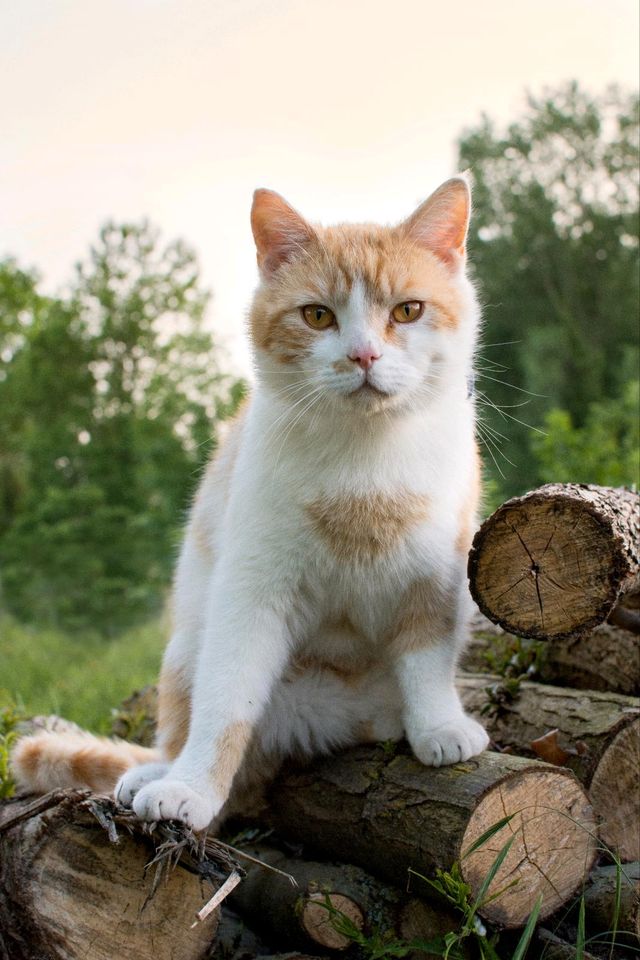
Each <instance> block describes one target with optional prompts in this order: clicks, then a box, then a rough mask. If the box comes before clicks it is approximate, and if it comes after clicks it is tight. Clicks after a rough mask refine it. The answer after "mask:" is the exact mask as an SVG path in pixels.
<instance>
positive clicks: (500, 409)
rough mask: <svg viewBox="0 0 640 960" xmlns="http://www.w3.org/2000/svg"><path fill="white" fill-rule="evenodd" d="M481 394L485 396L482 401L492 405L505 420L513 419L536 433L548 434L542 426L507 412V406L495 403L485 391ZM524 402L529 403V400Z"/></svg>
mask: <svg viewBox="0 0 640 960" xmlns="http://www.w3.org/2000/svg"><path fill="white" fill-rule="evenodd" d="M479 396H481V397H482V398H483V399H482V402H483V403H486V404H488V405H489V406H490V407H492V408H493V409H494V410H495V411H496V412H497V413H499V414H500V416H501V417H502V418H503V420H513V421H514V423H519V424H520V425H521V426H523V427H527V428H528V429H529V430H534V431H535V432H536V433H539V434H540V435H541V436H543V437H546V436H547V432H546V430H542V429H541V428H540V427H534V426H533V424H532V423H527V422H526V420H520V419H519V417H514V415H513V414H512V413H505V407H501V406H498V405H497V404H495V403H494V402H493V400H491V398H490V397H488V396H487V395H486V394H485V393H481V394H479ZM524 402H525V403H529V401H528V400H526V401H524Z"/></svg>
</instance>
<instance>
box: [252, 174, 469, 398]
mask: <svg viewBox="0 0 640 960" xmlns="http://www.w3.org/2000/svg"><path fill="white" fill-rule="evenodd" d="M469 211H470V193H469V187H468V184H467V182H466V181H465V180H464V179H463V178H461V177H460V178H454V179H452V180H448V181H447V182H446V183H444V184H443V185H442V186H441V187H440V188H439V189H438V190H436V192H435V193H434V194H432V196H431V197H429V199H428V200H426V201H425V202H424V203H423V204H421V206H419V207H418V209H417V210H416V211H415V212H414V213H413V214H412V215H411V216H410V217H409V218H408V219H407V220H405V221H403V222H402V223H401V224H400V225H398V226H394V227H382V226H376V225H372V224H363V225H352V224H342V225H339V226H335V227H319V226H316V225H311V224H309V223H308V222H307V221H306V220H305V219H304V218H303V217H301V216H300V214H299V213H297V211H295V210H294V209H293V208H292V207H291V206H289V204H288V203H287V202H286V201H285V200H283V198H282V197H280V196H279V195H278V194H277V193H274V192H272V191H270V190H257V191H256V193H255V195H254V201H253V208H252V211H251V225H252V228H253V235H254V238H255V242H256V248H257V255H258V267H259V270H260V285H259V287H258V289H257V291H256V294H255V298H254V301H253V304H252V308H251V313H250V329H251V336H252V339H253V342H254V346H255V351H256V359H257V364H258V369H259V373H260V376H261V379H262V380H263V382H265V383H266V384H268V385H269V386H271V387H273V388H275V389H276V390H278V391H280V394H281V396H283V397H287V398H288V399H289V400H290V401H291V402H292V403H296V402H298V401H300V403H301V404H303V403H304V400H303V399H302V398H304V397H306V396H307V395H308V397H309V400H310V399H311V398H312V397H316V398H320V397H322V399H324V400H329V401H332V402H333V403H336V404H338V405H339V406H340V407H341V408H343V409H345V408H348V409H351V410H354V411H363V412H366V413H372V412H375V411H377V410H389V409H393V408H398V409H400V408H402V407H405V406H410V407H412V408H415V407H416V406H422V405H424V404H428V403H429V402H430V401H431V400H433V398H434V397H437V396H439V395H441V394H442V392H443V390H446V389H451V388H452V384H453V388H454V389H458V388H459V389H460V390H461V391H463V390H464V389H465V377H466V376H468V374H469V372H470V364H471V356H472V352H473V345H474V341H475V330H476V326H477V314H478V311H477V305H476V301H475V297H474V294H473V289H472V287H471V284H470V283H469V281H468V280H467V278H466V274H465V243H466V237H467V229H468V225H469ZM454 381H455V383H454Z"/></svg>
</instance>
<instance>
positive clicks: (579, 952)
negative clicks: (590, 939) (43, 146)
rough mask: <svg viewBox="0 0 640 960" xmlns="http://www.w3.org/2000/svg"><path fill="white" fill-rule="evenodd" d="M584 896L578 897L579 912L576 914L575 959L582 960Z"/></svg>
mask: <svg viewBox="0 0 640 960" xmlns="http://www.w3.org/2000/svg"><path fill="white" fill-rule="evenodd" d="M584 941H585V933H584V897H581V898H580V912H579V914H578V933H577V935H576V960H584Z"/></svg>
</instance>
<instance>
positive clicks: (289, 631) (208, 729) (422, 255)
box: [13, 178, 488, 830]
mask: <svg viewBox="0 0 640 960" xmlns="http://www.w3.org/2000/svg"><path fill="white" fill-rule="evenodd" d="M469 209H470V196H469V188H468V186H467V183H466V182H465V180H464V179H462V178H455V179H453V180H449V181H447V182H446V183H445V184H443V185H442V186H441V187H440V188H439V189H438V190H437V191H436V192H435V193H434V194H433V195H432V196H431V197H430V198H429V199H428V200H426V201H425V202H424V203H423V204H422V205H421V206H420V207H418V209H417V210H416V211H415V212H414V213H413V215H412V216H410V217H409V218H408V219H407V220H406V221H404V222H403V223H401V224H400V225H399V226H395V227H380V226H373V225H368V224H367V225H357V226H355V225H341V226H337V227H327V228H324V227H318V226H312V225H310V224H309V223H307V222H306V221H305V220H304V219H303V218H302V217H301V216H300V215H299V214H298V213H297V212H296V211H295V210H294V209H293V208H292V207H290V206H289V205H288V204H287V203H286V202H285V201H284V200H283V199H282V198H281V197H280V196H278V194H276V193H273V192H271V191H268V190H258V191H257V192H256V194H255V197H254V203H253V210H252V227H253V234H254V237H255V242H256V247H257V253H258V265H259V270H260V284H259V286H258V289H257V292H256V294H255V297H254V301H253V305H252V308H251V313H250V330H251V337H252V341H253V346H254V350H255V363H256V369H257V374H258V382H257V385H256V387H255V389H254V391H253V395H252V398H251V400H250V402H249V403H248V404H247V405H246V408H245V409H244V411H243V413H242V415H241V416H239V417H238V418H237V419H236V421H235V423H234V424H233V427H232V429H231V432H230V434H229V436H228V437H227V439H226V441H225V443H224V444H223V445H222V447H221V449H220V451H219V452H218V454H217V455H216V457H215V458H214V460H213V462H212V463H211V464H210V466H209V468H208V469H207V471H206V473H205V475H204V478H203V480H202V483H201V486H200V489H199V492H198V494H197V497H196V499H195V502H194V505H193V508H192V511H191V516H190V519H189V523H188V527H187V531H186V536H185V539H184V544H183V547H182V552H181V555H180V559H179V563H178V568H177V573H176V578H175V589H174V599H173V617H174V628H173V633H172V636H171V639H170V642H169V645H168V647H167V650H166V654H165V657H164V664H163V668H162V675H161V678H160V701H159V725H158V737H157V748H156V749H155V750H153V751H152V750H148V751H144V750H143V749H142V748H139V747H138V748H132V747H129V746H128V745H126V744H122V743H116V742H113V741H108V740H101V739H99V738H94V737H90V735H88V734H83V733H77V734H74V733H69V734H55V733H47V732H43V733H40V734H37V735H35V736H32V737H28V738H25V739H23V740H22V741H20V742H19V743H18V745H17V748H16V750H15V753H14V758H13V762H14V768H15V770H16V774H17V776H18V779H19V782H20V783H21V784H22V786H24V787H27V788H31V789H36V790H47V789H50V788H52V787H55V786H60V785H80V784H82V783H87V784H89V785H90V786H94V787H98V788H101V789H105V788H113V786H114V785H115V783H116V779H117V778H118V776H120V779H119V782H118V783H117V786H115V792H116V796H117V797H118V798H119V799H120V800H121V801H122V802H123V803H124V804H126V805H131V806H133V809H134V810H135V812H136V813H137V814H138V815H139V816H140V817H141V818H143V819H145V820H160V819H176V820H182V821H184V822H185V823H187V824H189V825H190V826H192V827H193V828H195V829H197V830H199V829H203V828H205V827H207V826H208V824H209V823H210V822H211V821H212V820H213V819H214V818H215V817H216V816H217V815H218V813H219V812H220V810H221V808H222V806H223V804H224V803H225V801H226V800H227V798H228V796H229V793H230V790H231V787H232V783H233V781H234V778H236V774H237V773H238V770H239V768H240V767H241V766H242V764H243V759H244V766H245V770H244V775H247V774H248V775H249V777H250V776H251V773H252V771H251V770H248V771H247V770H246V767H247V765H249V766H250V765H251V764H252V763H254V764H258V763H262V762H265V763H268V762H270V761H273V760H275V761H278V760H279V759H281V758H282V757H284V756H286V755H290V754H312V753H318V752H326V751H330V750H333V749H335V748H338V747H342V746H346V745H349V744H353V743H357V742H361V741H376V740H387V739H398V738H400V737H402V736H403V735H405V734H406V736H407V738H408V740H409V742H410V744H411V747H412V749H413V751H414V753H415V755H416V756H417V757H418V758H419V759H420V760H421V761H422V762H423V763H425V764H428V765H434V766H438V765H440V764H450V763H455V762H456V761H460V760H466V759H468V758H469V757H471V756H473V755H475V754H477V753H479V752H480V751H482V750H483V749H484V748H485V747H486V746H487V743H488V738H487V735H486V733H485V731H484V730H483V728H482V727H481V726H480V725H479V724H478V723H476V721H475V720H473V719H471V718H470V717H468V716H467V715H466V714H465V713H464V711H463V709H462V706H461V704H460V700H459V698H458V695H457V693H456V690H455V687H454V670H455V666H456V660H457V657H458V655H459V653H460V650H461V647H462V645H463V644H464V640H465V634H466V626H467V622H468V615H469V598H468V592H467V588H466V579H465V568H466V557H467V552H468V548H469V544H470V539H471V535H472V532H473V529H474V523H475V518H476V509H477V504H478V497H479V484H480V475H479V474H480V470H479V462H478V454H477V449H476V442H475V437H474V433H475V414H474V401H473V398H472V397H470V396H469V395H468V390H467V383H468V381H469V378H470V376H471V374H472V364H473V355H474V348H475V343H476V336H477V331H478V324H479V310H478V304H477V301H476V297H475V294H474V290H473V287H472V285H471V283H470V282H469V280H468V278H467V276H466V274H465V241H466V235H467V228H468V221H469ZM249 747H250V749H248V748H249ZM141 760H149V761H150V762H147V763H140V761H141ZM240 779H241V778H240ZM237 782H238V778H236V783H237Z"/></svg>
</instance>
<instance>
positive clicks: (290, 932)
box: [230, 844, 459, 960]
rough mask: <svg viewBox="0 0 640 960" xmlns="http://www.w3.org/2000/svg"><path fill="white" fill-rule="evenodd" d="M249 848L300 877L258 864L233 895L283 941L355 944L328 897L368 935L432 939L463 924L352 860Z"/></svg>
mask: <svg viewBox="0 0 640 960" xmlns="http://www.w3.org/2000/svg"><path fill="white" fill-rule="evenodd" d="M249 852H250V853H252V854H253V855H254V856H256V857H258V858H259V859H260V860H262V861H263V862H264V863H268V864H271V865H272V866H275V867H278V869H279V870H282V871H284V872H285V873H288V874H290V875H291V876H293V877H294V878H295V880H296V881H297V886H293V885H292V884H291V883H290V881H289V880H288V879H287V877H284V876H282V875H279V874H276V873H273V872H271V871H268V870H265V869H264V868H262V867H260V866H254V867H251V868H250V869H249V870H248V876H247V878H246V879H245V881H244V882H243V883H242V884H241V885H240V886H239V887H238V888H237V889H236V890H235V892H234V893H233V895H232V897H231V898H230V901H231V903H232V906H233V907H234V908H235V909H237V910H238V912H239V913H240V914H241V915H242V916H243V917H245V918H246V920H247V921H248V922H250V923H253V924H254V925H255V926H256V927H257V929H258V930H259V931H260V932H261V933H262V934H263V935H264V936H265V937H266V938H269V937H272V938H274V942H276V943H277V944H278V946H279V947H282V948H285V947H286V948H289V949H302V950H310V949H313V950H317V949H318V947H322V948H324V949H330V950H338V951H339V950H346V949H347V948H348V947H349V946H351V944H352V941H351V939H349V938H348V937H346V936H344V935H343V934H341V933H340V932H337V931H336V929H335V925H334V924H333V923H332V917H331V914H330V912H329V910H328V909H327V907H326V906H325V904H326V903H327V898H328V902H329V903H330V904H331V906H332V907H333V908H334V909H335V910H338V911H340V912H342V913H344V914H345V915H346V916H347V917H348V918H349V919H350V920H351V922H352V923H353V924H354V925H355V926H356V927H357V928H358V929H359V930H363V931H364V932H365V934H367V935H370V934H371V933H373V932H378V933H379V934H385V933H386V934H388V935H390V936H393V937H394V938H401V939H403V940H405V941H407V940H411V939H414V938H420V939H422V940H424V941H431V940H435V939H437V938H439V937H444V935H445V934H446V933H449V932H450V931H452V930H455V929H457V928H458V927H459V919H458V918H457V917H456V916H455V915H454V914H453V912H452V911H450V910H449V909H448V907H446V906H445V905H440V904H438V905H437V906H436V905H434V904H431V903H426V902H424V901H422V900H419V899H418V898H417V897H414V896H411V895H409V894H407V893H405V892H403V891H401V890H399V889H397V888H396V887H391V886H389V885H388V884H385V883H383V882H381V881H380V880H377V879H375V878H374V877H372V876H371V874H369V873H367V872H365V871H364V870H362V869H361V868H360V867H356V866H353V865H352V864H345V863H340V864H332V863H317V862H314V861H311V860H301V859H289V858H288V857H286V855H285V854H284V853H282V851H280V850H277V849H276V848H274V847H268V846H266V845H264V844H261V845H260V846H259V847H257V848H251V849H250V850H249ZM436 956H440V954H439V953H438V954H430V953H423V954H422V957H423V958H425V960H429V958H431V957H434V958H435V957H436Z"/></svg>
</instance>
